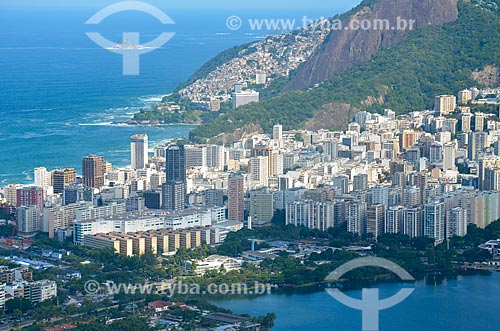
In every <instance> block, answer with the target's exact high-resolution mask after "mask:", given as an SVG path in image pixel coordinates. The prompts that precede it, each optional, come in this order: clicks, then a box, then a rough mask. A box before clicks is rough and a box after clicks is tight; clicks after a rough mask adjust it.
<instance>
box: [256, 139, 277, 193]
mask: <svg viewBox="0 0 500 331" xmlns="http://www.w3.org/2000/svg"><path fill="white" fill-rule="evenodd" d="M259 156H266V157H267V173H268V176H274V175H275V174H274V151H273V148H272V147H271V146H267V145H256V146H255V147H254V148H253V149H252V157H259ZM266 185H267V184H266Z"/></svg>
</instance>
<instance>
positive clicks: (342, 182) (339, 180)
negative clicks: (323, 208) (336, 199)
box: [332, 175, 349, 194]
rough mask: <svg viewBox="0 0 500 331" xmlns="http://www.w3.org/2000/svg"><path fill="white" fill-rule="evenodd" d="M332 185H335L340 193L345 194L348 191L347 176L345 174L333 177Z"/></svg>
mask: <svg viewBox="0 0 500 331" xmlns="http://www.w3.org/2000/svg"><path fill="white" fill-rule="evenodd" d="M332 186H333V187H336V188H337V189H338V190H339V191H340V194H346V193H348V192H349V177H347V176H345V175H340V176H337V177H335V178H333V181H332Z"/></svg>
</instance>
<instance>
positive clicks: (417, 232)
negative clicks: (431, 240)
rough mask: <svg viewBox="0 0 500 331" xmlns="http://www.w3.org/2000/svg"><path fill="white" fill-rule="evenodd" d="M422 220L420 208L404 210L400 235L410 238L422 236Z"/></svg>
mask: <svg viewBox="0 0 500 331" xmlns="http://www.w3.org/2000/svg"><path fill="white" fill-rule="evenodd" d="M422 220H423V212H422V209H421V208H418V207H415V208H407V209H405V212H404V219H403V228H402V229H401V233H402V234H404V235H407V236H410V237H412V238H415V237H420V236H422V233H423V224H422Z"/></svg>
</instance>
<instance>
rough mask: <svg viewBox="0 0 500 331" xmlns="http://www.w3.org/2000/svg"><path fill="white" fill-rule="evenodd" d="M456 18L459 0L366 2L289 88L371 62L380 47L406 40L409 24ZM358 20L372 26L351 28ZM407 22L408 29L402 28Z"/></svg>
mask: <svg viewBox="0 0 500 331" xmlns="http://www.w3.org/2000/svg"><path fill="white" fill-rule="evenodd" d="M457 18H458V0H377V1H373V0H372V1H364V2H363V3H362V4H361V5H360V6H358V7H357V8H356V9H355V10H353V11H351V12H350V13H348V14H347V15H344V17H343V19H342V20H341V21H342V24H341V25H340V24H339V25H338V26H339V27H340V26H341V27H342V29H335V30H333V31H332V32H331V33H330V35H329V36H328V38H327V39H326V40H325V42H324V44H323V45H322V46H321V47H320V48H319V49H318V50H317V51H316V52H315V53H314V54H313V55H312V56H311V58H310V59H309V60H308V61H307V62H306V63H305V64H304V65H303V66H302V67H301V68H299V69H298V71H297V73H296V74H295V75H294V77H293V78H292V79H291V81H290V83H289V85H288V87H287V89H288V90H299V89H304V88H308V87H312V86H314V85H315V84H317V83H320V82H322V81H325V80H329V79H331V78H333V77H334V76H335V75H337V74H339V73H342V72H344V71H346V70H347V69H349V68H351V67H353V66H356V65H358V64H360V63H363V62H366V61H369V60H370V59H371V57H372V55H374V54H376V53H377V52H378V51H379V50H380V49H381V48H385V47H388V46H391V45H394V44H397V43H399V42H400V41H401V40H403V39H404V37H405V35H406V34H407V32H409V31H411V29H410V24H412V27H413V30H417V29H421V28H424V27H427V26H430V25H441V24H445V23H448V22H452V21H454V20H456V19H457ZM382 20H383V21H382ZM381 22H383V23H381ZM386 22H387V23H386ZM398 22H399V23H398ZM358 23H362V24H367V25H366V26H369V25H371V27H370V28H368V29H352V28H351V27H352V26H353V27H356V26H358ZM405 24H406V29H403V27H404V25H405ZM377 25H379V28H377V27H376V26H377ZM387 27H388V28H387Z"/></svg>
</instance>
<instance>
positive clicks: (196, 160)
mask: <svg viewBox="0 0 500 331" xmlns="http://www.w3.org/2000/svg"><path fill="white" fill-rule="evenodd" d="M184 151H185V154H186V166H187V167H206V166H207V147H206V146H185V148H184Z"/></svg>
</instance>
